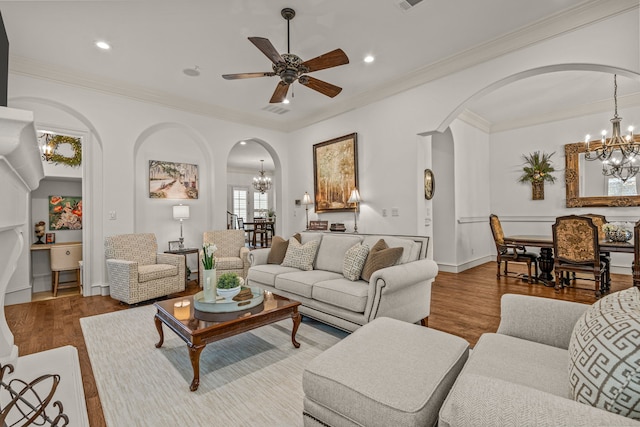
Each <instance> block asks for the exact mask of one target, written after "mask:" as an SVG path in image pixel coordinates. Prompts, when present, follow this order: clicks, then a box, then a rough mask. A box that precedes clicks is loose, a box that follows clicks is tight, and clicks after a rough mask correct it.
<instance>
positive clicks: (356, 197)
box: [347, 188, 362, 203]
mask: <svg viewBox="0 0 640 427" xmlns="http://www.w3.org/2000/svg"><path fill="white" fill-rule="evenodd" d="M361 201H362V199H361V198H360V193H359V192H358V189H357V188H354V189H353V190H351V195H350V196H349V200H347V203H360V202H361Z"/></svg>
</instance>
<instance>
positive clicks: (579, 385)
mask: <svg viewBox="0 0 640 427" xmlns="http://www.w3.org/2000/svg"><path fill="white" fill-rule="evenodd" d="M638 331H640V289H639V288H636V287H633V288H630V289H626V290H624V291H620V292H615V293H613V294H610V295H607V296H606V297H604V298H602V299H601V300H599V301H596V302H595V303H594V304H593V305H592V306H591V307H590V308H589V309H588V310H587V311H586V312H585V313H584V314H583V315H582V316H581V317H580V318H579V319H578V321H577V322H576V325H575V326H574V328H573V333H572V335H571V340H570V341H569V382H570V384H569V387H570V391H571V396H572V397H573V399H574V400H576V401H578V402H582V403H585V404H587V405H591V406H594V407H596V408H600V409H604V410H606V411H609V412H614V413H616V414H620V415H623V416H626V417H628V418H632V419H635V420H640V334H639V333H638Z"/></svg>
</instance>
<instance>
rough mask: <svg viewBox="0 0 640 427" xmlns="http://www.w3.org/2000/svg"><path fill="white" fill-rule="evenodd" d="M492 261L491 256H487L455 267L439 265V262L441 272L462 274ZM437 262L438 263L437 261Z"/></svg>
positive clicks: (444, 264)
mask: <svg viewBox="0 0 640 427" xmlns="http://www.w3.org/2000/svg"><path fill="white" fill-rule="evenodd" d="M489 261H491V256H490V255H487V256H484V257H481V258H477V259H474V260H471V261H467V262H464V263H462V264H458V265H454V264H447V263H439V262H438V270H439V271H444V272H446V273H461V272H463V271H465V270H468V269H470V268H473V267H477V266H479V265H482V264H485V263H487V262H489ZM436 262H437V261H436Z"/></svg>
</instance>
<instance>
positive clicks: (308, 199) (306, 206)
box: [302, 191, 313, 230]
mask: <svg viewBox="0 0 640 427" xmlns="http://www.w3.org/2000/svg"><path fill="white" fill-rule="evenodd" d="M302 204H303V205H304V210H305V213H306V214H307V230H308V229H309V205H312V204H313V200H311V196H310V195H309V193H307V192H306V191H305V192H304V196H303V197H302Z"/></svg>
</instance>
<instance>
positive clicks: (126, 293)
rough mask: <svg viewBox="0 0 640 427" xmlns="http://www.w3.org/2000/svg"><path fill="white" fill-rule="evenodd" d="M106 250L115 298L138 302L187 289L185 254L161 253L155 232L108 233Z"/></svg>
mask: <svg viewBox="0 0 640 427" xmlns="http://www.w3.org/2000/svg"><path fill="white" fill-rule="evenodd" d="M104 254H105V257H106V258H107V273H108V276H109V286H110V293H111V297H112V298H114V299H117V300H119V301H122V302H124V303H126V304H136V303H138V302H140V301H147V300H150V299H154V298H159V297H164V296H167V295H170V294H173V293H176V292H182V291H184V289H185V265H184V255H174V254H165V253H158V243H157V242H156V236H155V234H153V233H139V234H120V235H115V236H109V237H106V238H105V240H104Z"/></svg>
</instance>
